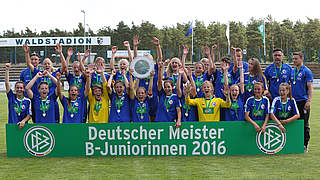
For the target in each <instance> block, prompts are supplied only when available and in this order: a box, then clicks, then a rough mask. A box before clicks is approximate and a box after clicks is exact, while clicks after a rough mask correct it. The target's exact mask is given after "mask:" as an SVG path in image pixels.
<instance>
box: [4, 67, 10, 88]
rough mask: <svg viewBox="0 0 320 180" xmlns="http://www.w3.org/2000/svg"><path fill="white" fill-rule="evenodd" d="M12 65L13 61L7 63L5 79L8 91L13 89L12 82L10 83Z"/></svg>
mask: <svg viewBox="0 0 320 180" xmlns="http://www.w3.org/2000/svg"><path fill="white" fill-rule="evenodd" d="M10 67H11V63H6V75H5V77H4V79H5V84H6V92H7V93H8V92H9V91H10V90H11V88H10V83H9V69H10Z"/></svg>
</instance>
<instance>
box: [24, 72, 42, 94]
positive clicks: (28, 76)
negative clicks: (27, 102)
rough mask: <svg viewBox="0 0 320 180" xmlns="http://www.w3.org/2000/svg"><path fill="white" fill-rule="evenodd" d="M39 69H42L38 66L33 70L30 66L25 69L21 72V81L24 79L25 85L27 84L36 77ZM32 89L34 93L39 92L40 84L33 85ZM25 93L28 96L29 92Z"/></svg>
mask: <svg viewBox="0 0 320 180" xmlns="http://www.w3.org/2000/svg"><path fill="white" fill-rule="evenodd" d="M39 71H40V69H37V68H34V71H33V72H32V71H31V69H30V68H26V69H24V70H23V71H22V72H21V74H20V81H22V82H23V83H24V85H25V86H27V85H28V83H29V82H30V81H31V79H32V78H34V77H35V76H36V75H37V73H38V72H39ZM31 91H32V92H33V94H35V93H39V91H38V86H37V85H34V86H32V88H31ZM25 94H26V96H28V95H27V93H25Z"/></svg>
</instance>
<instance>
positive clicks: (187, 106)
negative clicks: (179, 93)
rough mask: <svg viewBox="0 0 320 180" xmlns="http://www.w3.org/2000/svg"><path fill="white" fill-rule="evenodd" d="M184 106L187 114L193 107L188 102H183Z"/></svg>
mask: <svg viewBox="0 0 320 180" xmlns="http://www.w3.org/2000/svg"><path fill="white" fill-rule="evenodd" d="M182 108H183V109H185V110H186V113H187V114H188V112H189V110H190V109H191V107H190V106H189V105H188V104H183V106H182Z"/></svg>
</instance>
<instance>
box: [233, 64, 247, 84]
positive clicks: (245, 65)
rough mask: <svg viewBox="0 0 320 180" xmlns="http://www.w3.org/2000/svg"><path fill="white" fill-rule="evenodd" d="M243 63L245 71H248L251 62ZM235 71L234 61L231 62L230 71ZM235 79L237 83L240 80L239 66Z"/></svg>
mask: <svg viewBox="0 0 320 180" xmlns="http://www.w3.org/2000/svg"><path fill="white" fill-rule="evenodd" d="M242 64H243V73H247V72H249V71H248V67H249V64H248V63H247V62H244V61H242ZM231 72H233V61H232V62H231V63H230V68H229V73H231ZM234 81H235V83H239V82H240V70H239V68H238V69H237V72H236V73H235V74H234Z"/></svg>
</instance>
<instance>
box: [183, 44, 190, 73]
mask: <svg viewBox="0 0 320 180" xmlns="http://www.w3.org/2000/svg"><path fill="white" fill-rule="evenodd" d="M188 52H189V48H188V46H187V45H185V46H183V53H182V58H181V64H182V67H183V68H184V67H185V66H186V58H187V55H188Z"/></svg>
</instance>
